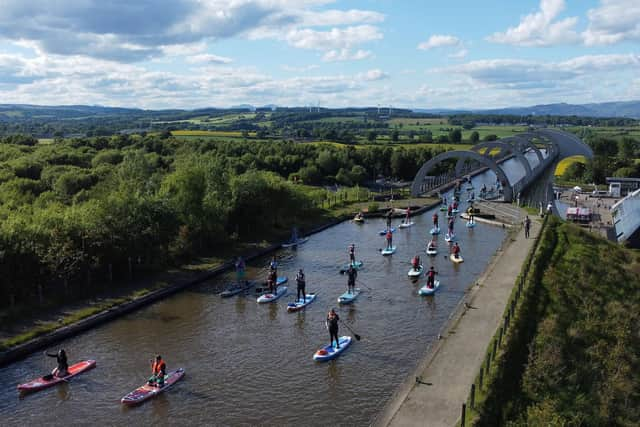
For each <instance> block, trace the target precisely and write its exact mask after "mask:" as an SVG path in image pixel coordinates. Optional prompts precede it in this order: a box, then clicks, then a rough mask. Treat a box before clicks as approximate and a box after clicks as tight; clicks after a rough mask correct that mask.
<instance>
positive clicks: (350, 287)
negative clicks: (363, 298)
mask: <svg viewBox="0 0 640 427" xmlns="http://www.w3.org/2000/svg"><path fill="white" fill-rule="evenodd" d="M357 277H358V270H356V269H355V268H353V264H352V265H350V266H349V269H348V270H347V292H348V293H350V294H352V293H353V291H354V289H355V288H356V278H357Z"/></svg>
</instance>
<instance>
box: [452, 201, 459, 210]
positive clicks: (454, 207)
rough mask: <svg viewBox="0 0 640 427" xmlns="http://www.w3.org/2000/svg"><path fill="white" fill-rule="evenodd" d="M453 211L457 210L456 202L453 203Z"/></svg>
mask: <svg viewBox="0 0 640 427" xmlns="http://www.w3.org/2000/svg"><path fill="white" fill-rule="evenodd" d="M453 209H458V202H457V201H454V202H453Z"/></svg>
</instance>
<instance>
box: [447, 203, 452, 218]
mask: <svg viewBox="0 0 640 427" xmlns="http://www.w3.org/2000/svg"><path fill="white" fill-rule="evenodd" d="M452 210H453V207H452V206H451V205H449V206H447V216H448V217H451V216H452V214H453V212H452Z"/></svg>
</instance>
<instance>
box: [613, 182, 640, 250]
mask: <svg viewBox="0 0 640 427" xmlns="http://www.w3.org/2000/svg"><path fill="white" fill-rule="evenodd" d="M611 216H612V217H613V225H614V227H615V230H616V239H617V240H618V242H619V243H623V242H628V243H629V244H630V245H631V246H632V247H635V248H638V247H640V190H636V191H634V192H633V193H629V194H628V195H627V197H625V198H624V199H622V200H620V201H619V202H617V203H616V204H614V205H613V206H611Z"/></svg>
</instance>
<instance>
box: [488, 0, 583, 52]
mask: <svg viewBox="0 0 640 427" xmlns="http://www.w3.org/2000/svg"><path fill="white" fill-rule="evenodd" d="M564 8H565V5H564V0H540V10H539V11H538V12H535V13H531V14H529V15H526V16H524V17H522V19H521V20H520V24H519V25H518V26H517V27H510V28H508V29H507V31H505V32H497V33H494V34H493V35H491V36H489V37H487V40H488V41H491V42H494V43H503V44H512V45H517V46H552V45H557V44H564V43H576V42H578V41H579V37H578V35H577V33H576V32H575V30H574V28H575V26H576V24H577V22H578V18H576V17H570V18H565V19H562V20H560V21H554V20H555V19H556V18H557V17H558V15H559V14H560V12H562V11H563V10H564Z"/></svg>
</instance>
